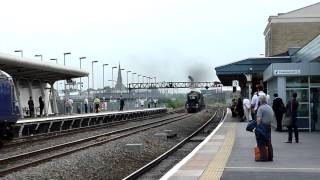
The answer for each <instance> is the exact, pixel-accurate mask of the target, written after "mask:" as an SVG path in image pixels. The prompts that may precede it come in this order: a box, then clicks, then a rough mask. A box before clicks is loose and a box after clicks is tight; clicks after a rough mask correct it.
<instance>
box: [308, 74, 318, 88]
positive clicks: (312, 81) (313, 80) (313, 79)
mask: <svg viewBox="0 0 320 180" xmlns="http://www.w3.org/2000/svg"><path fill="white" fill-rule="evenodd" d="M310 86H317V87H320V76H310Z"/></svg>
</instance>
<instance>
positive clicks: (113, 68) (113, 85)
mask: <svg viewBox="0 0 320 180" xmlns="http://www.w3.org/2000/svg"><path fill="white" fill-rule="evenodd" d="M116 68H117V66H114V67H112V71H111V73H112V74H111V77H112V88H114V82H113V69H116Z"/></svg>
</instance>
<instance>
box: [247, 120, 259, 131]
mask: <svg viewBox="0 0 320 180" xmlns="http://www.w3.org/2000/svg"><path fill="white" fill-rule="evenodd" d="M256 127H257V121H256V120H250V121H249V122H248V124H247V127H246V130H247V131H250V132H253V129H254V128H256Z"/></svg>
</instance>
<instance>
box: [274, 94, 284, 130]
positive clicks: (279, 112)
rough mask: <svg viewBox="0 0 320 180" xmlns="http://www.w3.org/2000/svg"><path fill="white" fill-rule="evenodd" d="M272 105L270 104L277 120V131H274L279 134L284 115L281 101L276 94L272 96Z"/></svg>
mask: <svg viewBox="0 0 320 180" xmlns="http://www.w3.org/2000/svg"><path fill="white" fill-rule="evenodd" d="M273 97H274V99H273V103H272V109H273V112H274V115H275V116H276V120H277V129H276V131H279V132H281V131H282V116H283V114H284V113H285V107H284V104H283V101H282V99H281V98H279V97H278V94H277V93H275V94H274V95H273Z"/></svg>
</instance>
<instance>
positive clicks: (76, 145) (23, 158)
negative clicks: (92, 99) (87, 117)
mask: <svg viewBox="0 0 320 180" xmlns="http://www.w3.org/2000/svg"><path fill="white" fill-rule="evenodd" d="M190 116H192V115H190V114H182V115H179V116H175V117H169V118H164V119H161V120H158V121H155V122H151V123H144V124H141V125H137V126H133V127H129V128H124V129H120V130H116V131H112V132H108V133H103V134H99V135H95V136H91V137H87V138H83V139H79V140H76V141H72V142H67V143H63V144H59V145H55V146H51V147H48V148H43V149H39V150H35V151H31V152H26V153H23V154H18V155H14V156H10V157H7V158H3V159H0V176H4V175H6V174H9V173H11V172H14V171H18V170H21V169H24V168H27V167H30V166H35V165H38V164H41V163H43V162H46V161H49V160H51V159H54V158H58V157H62V156H65V155H68V154H72V153H74V152H77V151H80V150H84V149H87V148H90V147H93V146H98V145H101V144H104V143H108V142H111V141H114V140H117V139H120V138H124V137H127V136H130V135H132V134H135V133H138V132H142V131H146V130H148V129H152V128H156V127H160V126H163V125H166V124H169V123H173V122H176V121H179V120H183V119H185V118H188V117H190Z"/></svg>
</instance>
